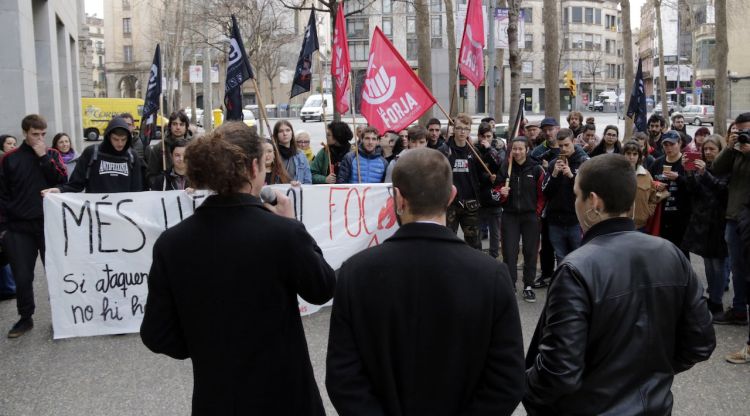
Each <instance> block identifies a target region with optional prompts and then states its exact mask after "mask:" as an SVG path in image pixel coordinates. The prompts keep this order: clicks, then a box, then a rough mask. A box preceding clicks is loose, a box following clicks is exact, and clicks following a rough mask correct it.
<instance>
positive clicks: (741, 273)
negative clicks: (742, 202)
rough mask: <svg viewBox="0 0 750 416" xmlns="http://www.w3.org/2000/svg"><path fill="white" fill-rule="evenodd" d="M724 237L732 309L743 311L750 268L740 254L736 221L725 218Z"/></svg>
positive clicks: (740, 243)
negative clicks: (729, 260)
mask: <svg viewBox="0 0 750 416" xmlns="http://www.w3.org/2000/svg"><path fill="white" fill-rule="evenodd" d="M724 239H725V240H726V241H727V248H729V258H730V259H731V261H732V286H733V287H734V299H732V309H734V310H735V311H737V312H740V313H745V310H746V307H745V305H747V298H746V296H747V295H746V293H745V291H746V289H747V283H746V281H747V280H750V269H749V268H748V265H747V260H746V259H745V257H744V255H743V254H742V241H741V240H740V235H739V232H738V229H737V221H734V220H727V228H726V230H725V233H724Z"/></svg>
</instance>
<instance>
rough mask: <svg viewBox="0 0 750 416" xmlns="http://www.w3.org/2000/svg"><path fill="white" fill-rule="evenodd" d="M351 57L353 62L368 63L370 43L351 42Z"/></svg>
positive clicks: (363, 41) (361, 41)
mask: <svg viewBox="0 0 750 416" xmlns="http://www.w3.org/2000/svg"><path fill="white" fill-rule="evenodd" d="M349 57H350V58H351V60H352V61H366V60H367V59H368V58H369V57H370V42H369V41H366V40H350V41H349Z"/></svg>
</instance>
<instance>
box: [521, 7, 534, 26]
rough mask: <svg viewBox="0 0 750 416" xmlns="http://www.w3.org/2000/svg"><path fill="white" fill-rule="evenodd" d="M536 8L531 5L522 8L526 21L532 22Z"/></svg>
mask: <svg viewBox="0 0 750 416" xmlns="http://www.w3.org/2000/svg"><path fill="white" fill-rule="evenodd" d="M533 12H534V9H532V8H531V7H525V8H522V9H521V13H522V14H523V21H524V22H525V23H532V22H533V17H534V13H533Z"/></svg>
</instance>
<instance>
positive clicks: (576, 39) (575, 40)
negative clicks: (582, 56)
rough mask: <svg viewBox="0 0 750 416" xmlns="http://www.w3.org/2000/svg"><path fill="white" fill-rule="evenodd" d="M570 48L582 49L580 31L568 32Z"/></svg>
mask: <svg viewBox="0 0 750 416" xmlns="http://www.w3.org/2000/svg"><path fill="white" fill-rule="evenodd" d="M570 49H583V35H581V34H580V33H571V34H570Z"/></svg>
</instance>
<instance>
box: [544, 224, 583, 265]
mask: <svg viewBox="0 0 750 416" xmlns="http://www.w3.org/2000/svg"><path fill="white" fill-rule="evenodd" d="M581 234H582V231H581V226H580V225H578V224H576V225H557V224H550V225H549V241H550V242H551V243H552V247H553V248H554V249H555V257H556V258H557V264H558V266H559V265H560V263H562V261H563V259H564V258H565V256H567V255H568V253H570V252H572V251H573V250H575V249H577V248H578V247H580V246H581V239H582V235H581Z"/></svg>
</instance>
